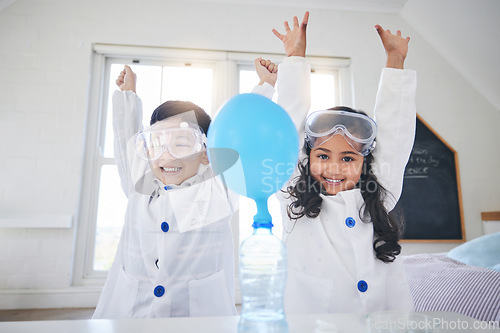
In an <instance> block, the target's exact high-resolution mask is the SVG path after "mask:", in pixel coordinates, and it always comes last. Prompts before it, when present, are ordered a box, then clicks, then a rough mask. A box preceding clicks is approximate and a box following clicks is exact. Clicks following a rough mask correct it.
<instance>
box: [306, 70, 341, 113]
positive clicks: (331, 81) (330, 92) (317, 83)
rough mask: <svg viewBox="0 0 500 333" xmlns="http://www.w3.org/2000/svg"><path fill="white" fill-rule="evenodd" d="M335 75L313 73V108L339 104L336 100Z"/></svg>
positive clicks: (313, 109)
mask: <svg viewBox="0 0 500 333" xmlns="http://www.w3.org/2000/svg"><path fill="white" fill-rule="evenodd" d="M335 89H337V88H336V87H335V76H334V75H333V74H321V73H312V74H311V110H312V111H315V110H324V109H329V108H331V107H334V106H337V105H336V101H335Z"/></svg>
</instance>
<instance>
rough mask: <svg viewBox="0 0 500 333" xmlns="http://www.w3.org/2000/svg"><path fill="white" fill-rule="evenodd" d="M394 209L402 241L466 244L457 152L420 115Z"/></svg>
mask: <svg viewBox="0 0 500 333" xmlns="http://www.w3.org/2000/svg"><path fill="white" fill-rule="evenodd" d="M397 209H399V210H400V212H402V213H403V215H404V219H405V227H404V233H403V240H408V241H435V240H436V241H445V242H446V241H450V242H451V241H465V235H464V226H463V218H462V203H461V193H460V182H459V177H458V159H457V158H456V152H455V151H454V150H453V149H452V148H451V147H450V146H449V145H448V144H447V143H446V142H445V141H444V140H443V139H442V138H441V137H440V136H439V135H437V134H436V133H435V132H434V131H433V130H432V129H431V128H430V127H429V125H428V124H426V123H425V122H424V121H423V120H422V119H421V118H420V116H418V117H417V127H416V133H415V143H414V146H413V150H412V153H411V156H410V160H409V161H408V164H407V166H406V170H405V175H404V183H403V192H402V194H401V198H400V199H399V202H398V205H397Z"/></svg>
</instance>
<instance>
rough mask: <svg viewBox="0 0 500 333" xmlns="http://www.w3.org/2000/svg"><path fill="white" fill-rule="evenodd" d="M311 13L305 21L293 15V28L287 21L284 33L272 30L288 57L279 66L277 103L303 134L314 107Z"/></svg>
mask: <svg viewBox="0 0 500 333" xmlns="http://www.w3.org/2000/svg"><path fill="white" fill-rule="evenodd" d="M308 23H309V12H306V13H305V14H304V18H303V19H302V23H301V24H299V20H298V18H297V17H296V16H295V17H294V18H293V29H290V26H289V24H288V22H286V21H285V23H284V26H285V34H284V35H283V34H281V33H279V32H278V31H277V30H276V29H273V33H274V35H275V36H276V37H278V38H279V39H280V40H281V42H282V43H283V47H284V49H285V53H286V55H287V58H285V60H284V61H283V63H281V64H280V65H279V66H278V104H280V105H281V106H282V107H283V108H284V109H285V110H286V111H287V112H288V114H289V115H290V117H291V118H292V120H293V122H294V123H295V126H296V127H297V130H298V131H299V134H302V133H303V127H304V121H305V118H306V115H307V112H308V111H309V108H310V107H311V67H310V66H309V65H308V64H307V63H306V61H305V55H306V44H307V43H306V29H307V24H308Z"/></svg>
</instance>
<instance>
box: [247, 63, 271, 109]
mask: <svg viewBox="0 0 500 333" xmlns="http://www.w3.org/2000/svg"><path fill="white" fill-rule="evenodd" d="M247 67H249V66H240V69H239V74H240V81H239V85H240V89H239V93H240V94H244V93H250V92H252V90H253V88H254V87H255V86H256V85H257V84H259V82H260V80H259V76H258V75H257V72H256V71H255V70H254V69H247ZM273 101H274V102H275V103H276V102H277V94H274V96H273Z"/></svg>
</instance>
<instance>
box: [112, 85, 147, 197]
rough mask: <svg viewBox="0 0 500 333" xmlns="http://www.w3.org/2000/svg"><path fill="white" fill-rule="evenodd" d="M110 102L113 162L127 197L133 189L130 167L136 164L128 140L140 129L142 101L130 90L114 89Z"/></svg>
mask: <svg viewBox="0 0 500 333" xmlns="http://www.w3.org/2000/svg"><path fill="white" fill-rule="evenodd" d="M112 102H113V103H112V104H113V131H114V154H115V162H116V166H117V167H118V174H119V175H120V180H121V186H122V189H123V191H124V192H125V195H126V196H127V197H128V196H129V195H130V193H132V192H133V191H134V183H133V180H132V172H131V168H132V165H133V164H137V163H134V161H133V159H134V158H137V157H136V155H135V154H134V151H133V149H130V147H131V146H130V143H129V142H130V141H131V140H132V138H133V137H134V136H135V134H136V133H137V132H139V131H140V130H141V129H142V101H141V99H140V98H139V97H138V96H137V95H136V94H135V93H134V92H132V91H115V92H114V93H113V100H112ZM127 148H128V149H127Z"/></svg>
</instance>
